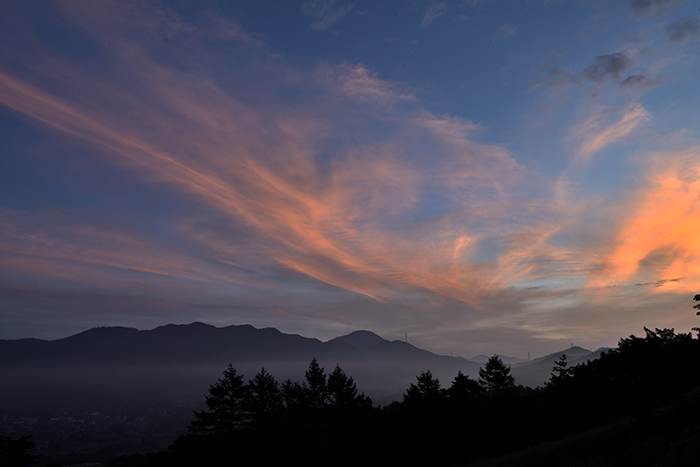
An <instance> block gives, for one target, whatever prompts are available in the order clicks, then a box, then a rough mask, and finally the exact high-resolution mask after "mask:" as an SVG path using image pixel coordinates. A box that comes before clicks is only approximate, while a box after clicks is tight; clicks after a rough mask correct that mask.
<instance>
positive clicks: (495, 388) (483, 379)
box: [479, 355, 515, 394]
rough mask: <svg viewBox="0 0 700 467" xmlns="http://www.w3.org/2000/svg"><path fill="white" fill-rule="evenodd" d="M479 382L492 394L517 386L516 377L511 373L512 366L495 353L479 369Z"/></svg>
mask: <svg viewBox="0 0 700 467" xmlns="http://www.w3.org/2000/svg"><path fill="white" fill-rule="evenodd" d="M479 384H480V385H481V386H482V387H483V388H484V390H485V391H486V392H488V393H491V394H498V393H500V392H502V391H503V390H504V389H506V388H511V387H514V386H515V378H513V376H512V375H511V374H510V367H509V366H506V364H504V363H503V361H502V360H501V359H500V358H499V357H498V355H494V356H493V357H491V358H489V360H488V361H487V362H486V365H484V367H483V368H480V369H479Z"/></svg>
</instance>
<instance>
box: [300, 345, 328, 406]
mask: <svg viewBox="0 0 700 467" xmlns="http://www.w3.org/2000/svg"><path fill="white" fill-rule="evenodd" d="M305 376H306V383H305V384H304V390H305V391H304V392H306V396H307V403H308V404H309V407H311V408H312V409H321V408H323V407H325V406H326V397H327V396H328V386H327V384H326V373H325V372H324V371H323V368H321V365H319V364H318V360H316V357H314V358H312V359H311V362H310V363H309V369H308V370H306V373H305Z"/></svg>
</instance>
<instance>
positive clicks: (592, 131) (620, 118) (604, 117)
mask: <svg viewBox="0 0 700 467" xmlns="http://www.w3.org/2000/svg"><path fill="white" fill-rule="evenodd" d="M606 110H610V109H601V111H598V112H595V113H594V114H593V115H592V116H591V117H589V118H588V120H587V121H586V122H584V123H582V124H580V125H578V126H577V127H576V128H575V130H574V132H575V133H576V134H577V135H578V137H580V138H582V139H583V143H582V145H581V148H580V149H579V151H578V152H577V154H576V157H577V158H578V159H581V160H588V159H590V158H591V157H592V156H593V155H595V154H597V153H598V152H600V151H602V150H603V149H605V148H607V147H608V146H610V145H612V144H615V143H618V142H620V141H623V140H624V139H625V138H627V137H629V136H630V135H631V134H632V133H633V132H634V131H636V130H637V129H638V128H639V127H640V126H642V125H643V124H644V123H646V122H648V121H649V119H650V118H651V115H650V114H649V112H648V111H647V110H646V109H645V108H644V107H642V106H641V105H640V104H638V103H634V104H630V105H629V106H627V107H626V108H625V109H624V110H623V111H622V112H609V111H606ZM611 117H612V120H611Z"/></svg>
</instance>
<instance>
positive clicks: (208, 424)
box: [190, 364, 250, 434]
mask: <svg viewBox="0 0 700 467" xmlns="http://www.w3.org/2000/svg"><path fill="white" fill-rule="evenodd" d="M248 391H249V388H248V387H247V386H246V385H245V383H244V382H243V375H239V374H237V373H236V369H235V368H234V367H233V366H231V364H229V366H228V368H227V369H226V371H224V375H223V377H222V378H219V380H218V381H217V382H216V383H215V384H213V385H212V386H211V387H210V388H209V395H207V396H204V399H205V402H206V405H207V408H208V409H209V411H205V410H203V411H201V412H197V411H195V412H194V415H195V419H194V420H193V421H192V423H191V424H190V431H191V432H192V433H194V434H206V433H213V434H222V433H230V432H232V431H235V430H239V429H242V428H244V427H245V426H246V425H247V424H248V423H249V422H250V412H249V407H248V395H249V394H248Z"/></svg>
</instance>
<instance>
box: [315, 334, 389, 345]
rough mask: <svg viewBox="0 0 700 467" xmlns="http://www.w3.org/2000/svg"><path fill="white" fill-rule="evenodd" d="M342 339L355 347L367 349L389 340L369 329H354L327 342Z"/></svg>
mask: <svg viewBox="0 0 700 467" xmlns="http://www.w3.org/2000/svg"><path fill="white" fill-rule="evenodd" d="M333 341H342V342H345V343H347V344H350V345H351V346H353V347H355V348H357V349H368V348H370V347H374V346H375V345H378V344H381V343H383V342H389V341H387V340H386V339H383V338H382V337H380V336H378V335H376V334H375V333H373V332H371V331H354V332H351V333H350V334H347V335H345V336H340V337H336V338H335V339H331V340H330V341H328V342H333Z"/></svg>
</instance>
